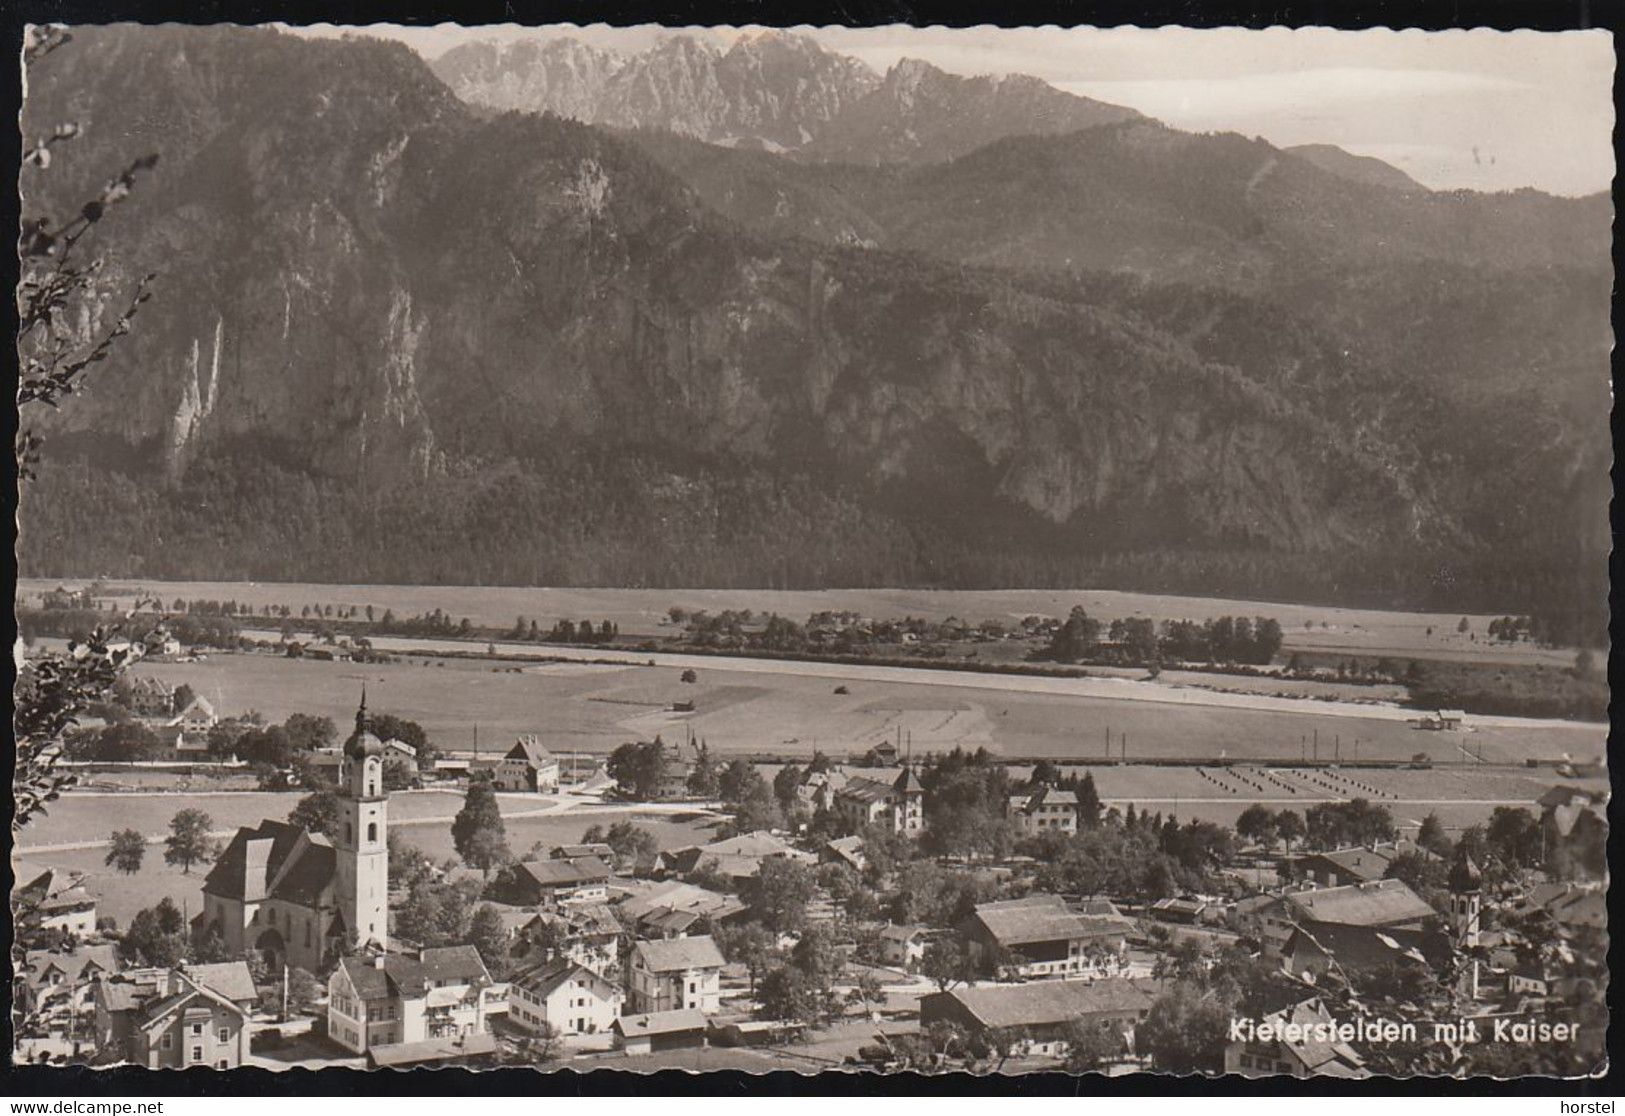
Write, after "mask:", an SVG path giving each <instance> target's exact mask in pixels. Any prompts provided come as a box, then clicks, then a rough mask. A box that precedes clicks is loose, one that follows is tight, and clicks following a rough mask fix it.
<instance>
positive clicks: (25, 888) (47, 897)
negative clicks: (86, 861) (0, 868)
mask: <svg viewBox="0 0 1625 1116" xmlns="http://www.w3.org/2000/svg"><path fill="white" fill-rule="evenodd" d="M11 870H12V879H13V880H15V881H16V886H15V887H14V888H13V890H12V894H13V895H14V896H15V899H16V911H17V917H18V919H19V920H20V922H21V923H23V924H27V925H28V926H30V927H31V928H33V929H37V930H41V931H55V932H57V933H58V934H72V935H73V936H74V937H77V938H84V937H89V936H90V935H92V934H94V933H95V932H96V897H95V896H93V895H91V894H90V893H89V892H88V891H86V890H85V889H84V888H83V887H81V886H80V880H81V878H82V877H80V876H77V875H70V874H68V873H65V872H61V871H59V870H57V869H55V868H51V867H48V866H47V865H44V864H35V863H34V862H32V861H28V860H13V861H12V862H11Z"/></svg>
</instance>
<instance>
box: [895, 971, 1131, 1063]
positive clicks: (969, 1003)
mask: <svg viewBox="0 0 1625 1116" xmlns="http://www.w3.org/2000/svg"><path fill="white" fill-rule="evenodd" d="M1153 999H1154V997H1153V996H1152V994H1151V993H1150V992H1148V991H1147V990H1145V989H1144V988H1142V987H1140V985H1139V984H1137V983H1135V982H1134V981H1128V980H1098V981H1091V982H1083V981H1040V982H1038V983H1035V984H1021V985H1014V986H994V987H982V988H956V989H954V990H953V991H951V992H932V993H929V994H928V995H925V996H922V997H921V998H920V1026H921V1027H922V1028H929V1027H930V1026H931V1025H932V1024H933V1023H953V1024H956V1025H957V1026H960V1027H963V1028H964V1029H965V1030H966V1031H967V1032H968V1033H969V1034H970V1035H972V1036H973V1037H974V1036H976V1035H980V1034H983V1033H985V1032H987V1031H991V1030H1006V1031H1008V1030H1012V1029H1015V1028H1020V1029H1021V1030H1022V1031H1023V1032H1024V1033H1025V1036H1026V1037H1025V1040H1024V1043H1023V1047H1022V1052H1023V1053H1026V1054H1036V1055H1043V1056H1048V1057H1060V1056H1063V1055H1064V1054H1065V1053H1066V1050H1067V1039H1066V1036H1067V1033H1068V1031H1069V1030H1070V1029H1071V1027H1072V1025H1073V1024H1075V1023H1085V1024H1088V1023H1111V1024H1115V1025H1116V1026H1117V1027H1119V1028H1121V1030H1122V1033H1123V1038H1124V1047H1125V1049H1133V1044H1134V1026H1135V1024H1137V1023H1139V1022H1140V1021H1141V1020H1142V1019H1144V1018H1145V1016H1146V1013H1147V1012H1149V1011H1150V1010H1151V1004H1152V1001H1153Z"/></svg>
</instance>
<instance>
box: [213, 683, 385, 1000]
mask: <svg viewBox="0 0 1625 1116" xmlns="http://www.w3.org/2000/svg"><path fill="white" fill-rule="evenodd" d="M384 752H385V746H384V743H383V741H381V740H379V739H378V737H377V736H376V735H375V734H374V733H373V731H372V719H371V717H370V716H369V715H368V713H367V698H366V694H365V692H363V693H362V697H361V706H360V708H359V709H358V710H357V711H356V717H355V731H354V732H353V733H351V734H350V738H349V739H348V740H346V741H345V743H344V748H343V754H342V758H341V760H340V763H339V780H338V787H337V788H336V791H335V793H336V795H337V798H338V803H339V810H338V823H337V826H336V832H334V833H331V834H320V833H312V832H310V831H309V830H306V829H304V828H301V827H300V826H296V825H292V824H290V823H288V822H280V821H269V820H267V821H263V822H261V823H260V824H259V825H258V826H257V827H252V828H251V827H248V826H244V827H243V828H241V829H239V830H238V831H237V832H236V834H235V835H234V836H233V837H232V839H231V841H230V842H229V843H228V844H227V845H226V847H225V850H224V851H223V852H222V853H221V854H220V857H219V859H217V860H216V861H215V863H214V867H213V868H212V869H211V870H210V872H209V875H208V878H207V879H206V880H204V883H203V910H202V911H200V912H199V913H198V915H197V917H196V918H194V919H193V930H194V933H196V934H199V935H203V936H208V935H211V934H218V935H219V937H220V938H221V940H222V941H223V942H224V945H225V949H226V951H227V952H229V953H231V954H232V955H234V956H236V955H241V954H243V953H246V952H248V951H249V950H253V951H254V952H255V953H258V954H259V955H260V956H261V957H262V958H264V960H265V961H266V963H267V964H268V965H270V966H271V967H272V968H273V969H277V968H280V967H281V966H283V965H289V966H292V967H296V968H301V969H308V970H309V971H311V972H313V973H314V972H321V971H323V970H326V969H328V968H330V967H332V965H334V964H335V963H336V962H337V961H338V960H339V959H340V958H341V957H344V956H346V955H348V954H352V953H357V952H366V951H378V952H382V951H383V950H384V949H385V948H386V947H387V946H388V943H389V796H388V794H387V793H386V792H385V790H384Z"/></svg>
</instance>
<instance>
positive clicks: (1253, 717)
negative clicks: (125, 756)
mask: <svg viewBox="0 0 1625 1116" xmlns="http://www.w3.org/2000/svg"><path fill="white" fill-rule="evenodd" d="M532 653H534V649H532ZM621 657H622V658H623V659H624V660H625V661H623V662H619V663H614V664H608V665H597V664H584V663H560V664H533V665H526V666H519V665H517V664H512V663H504V662H501V661H490V660H483V659H433V658H423V659H417V658H412V659H403V660H401V661H398V662H394V663H384V664H377V663H374V664H367V665H361V664H356V663H343V662H321V661H316V660H309V659H287V658H283V657H280V656H276V655H271V654H216V655H211V656H210V657H209V658H207V659H206V660H204V661H201V662H194V663H159V662H149V663H142V664H140V665H139V666H138V667H136V668H135V669H136V670H137V671H138V673H141V674H148V675H151V676H154V677H160V678H163V679H165V680H166V681H168V682H171V683H181V682H185V683H187V684H188V685H190V686H192V688H193V689H194V690H196V691H197V692H198V693H200V694H203V695H204V696H206V697H208V698H209V700H210V701H211V702H213V703H214V705H215V707H216V709H217V710H218V711H219V712H220V714H221V715H222V716H233V715H240V714H242V713H245V712H247V711H249V710H255V711H257V712H259V713H260V714H262V715H263V716H264V717H265V718H266V719H267V720H270V721H281V720H283V719H285V718H286V717H287V716H288V715H289V714H291V713H312V714H323V715H326V716H330V717H332V718H333V719H334V720H335V722H337V723H338V724H339V725H340V726H343V725H346V724H347V723H348V722H349V719H350V717H351V716H352V715H353V713H354V710H355V705H356V700H357V698H358V697H359V695H360V690H361V686H362V684H363V683H365V684H366V685H367V687H368V693H369V696H370V701H371V704H372V705H373V707H374V708H375V709H377V710H379V711H386V712H389V713H393V714H395V715H397V716H402V717H407V718H409V719H411V720H415V721H418V722H419V723H421V724H422V725H423V726H424V728H425V729H427V730H428V732H429V733H430V735H431V737H432V738H433V739H434V740H435V741H436V742H437V743H438V744H439V745H440V747H441V748H442V749H445V750H448V751H452V750H456V751H468V750H471V749H472V748H473V747H474V744H475V736H476V726H477V727H478V737H479V741H480V744H481V747H482V748H496V747H500V746H504V745H506V744H507V743H509V742H511V740H512V739H513V738H514V737H515V736H518V735H520V734H523V733H535V734H537V735H539V736H540V737H541V738H542V741H543V743H545V744H546V745H547V746H548V747H549V748H551V749H553V750H554V751H559V752H577V751H580V752H595V753H607V752H609V751H611V750H613V749H614V748H615V747H616V746H617V745H619V744H622V743H625V742H626V741H629V740H633V739H650V738H652V737H653V736H655V735H656V734H660V735H663V736H665V737H666V738H667V739H668V740H670V739H679V740H681V739H686V738H687V737H688V736H690V735H691V734H692V735H693V736H694V737H696V738H700V739H704V740H705V741H706V742H707V743H708V744H709V745H710V746H711V747H712V748H713V749H714V750H716V751H719V752H734V753H738V752H750V753H772V754H783V755H801V754H805V755H811V754H812V752H813V750H814V749H822V750H823V751H825V752H827V753H829V754H830V755H832V756H846V755H861V754H862V753H864V752H866V751H867V750H868V749H870V748H872V747H874V746H876V745H877V744H879V743H881V742H883V741H886V740H891V741H894V742H898V741H901V743H902V745H903V746H904V747H905V748H907V747H912V748H913V750H914V751H915V752H916V753H924V752H928V751H942V750H946V749H950V748H953V747H956V746H958V747H965V748H977V747H987V748H989V749H991V750H994V751H997V752H999V753H1001V754H1003V755H1005V756H1008V757H1010V758H1012V759H1020V758H1026V757H1033V758H1039V757H1048V758H1052V759H1089V760H1094V759H1105V758H1107V739H1108V734H1109V736H1110V740H1111V745H1110V748H1111V752H1110V758H1113V759H1120V758H1125V751H1124V748H1125V743H1126V748H1127V751H1126V758H1127V759H1130V760H1133V759H1168V758H1183V757H1196V758H1203V757H1212V758H1215V759H1217V758H1228V759H1231V760H1242V759H1257V760H1261V761H1266V762H1267V761H1292V760H1302V759H1313V758H1319V759H1322V760H1327V759H1333V758H1338V759H1349V760H1377V759H1386V760H1405V761H1409V760H1410V759H1411V758H1412V757H1413V756H1416V755H1422V756H1425V757H1426V758H1427V759H1428V760H1429V761H1430V762H1432V763H1434V764H1438V765H1444V764H1451V763H1456V762H1468V761H1477V760H1479V759H1480V757H1482V760H1483V761H1484V762H1487V763H1512V764H1517V763H1522V762H1523V761H1524V760H1526V759H1530V758H1535V759H1542V760H1557V759H1560V758H1562V757H1564V756H1569V757H1571V758H1572V759H1574V760H1576V761H1584V760H1591V759H1599V758H1601V756H1602V754H1603V749H1604V745H1605V741H1606V737H1607V726H1605V725H1601V724H1586V723H1579V722H1568V721H1532V720H1531V721H1520V720H1515V719H1511V718H1495V717H1469V718H1468V719H1467V724H1466V727H1465V728H1464V729H1463V730H1462V731H1455V732H1426V731H1421V730H1419V729H1417V728H1415V727H1414V726H1413V725H1412V724H1411V722H1410V720H1409V719H1408V718H1409V717H1411V716H1414V714H1409V713H1407V712H1405V711H1403V710H1399V709H1395V708H1393V707H1383V706H1363V705H1355V704H1350V703H1345V702H1327V701H1315V700H1307V699H1299V700H1290V699H1283V698H1278V697H1273V696H1266V695H1251V694H1228V693H1214V692H1211V691H1207V690H1199V689H1194V688H1190V687H1178V686H1174V685H1162V684H1155V683H1140V682H1134V681H1130V680H1126V679H1112V678H1082V679H1059V678H1033V677H1026V676H1003V675H974V674H955V673H952V672H943V671H927V670H905V669H899V668H883V667H866V666H854V665H848V664H841V665H836V664H826V663H795V662H774V661H767V660H755V661H742V660H726V661H709V660H690V659H684V658H683V657H680V656H669V655H663V656H655V657H654V658H656V660H657V662H658V663H659V664H660V665H656V666H648V665H639V664H640V663H644V662H646V660H645V659H643V658H642V657H640V656H634V655H625V656H621ZM724 663H726V665H723V664H724ZM690 668H691V669H694V670H695V671H696V674H697V678H698V680H697V682H695V683H692V684H689V683H683V682H681V681H680V678H681V674H682V671H683V670H684V669H690ZM838 688H844V689H845V690H846V691H847V692H846V693H837V692H836V690H837V689H838ZM679 701H692V702H694V704H695V708H694V711H693V712H692V713H684V712H675V711H674V710H673V708H672V707H673V705H674V703H676V702H679Z"/></svg>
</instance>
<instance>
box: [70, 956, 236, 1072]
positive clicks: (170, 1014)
mask: <svg viewBox="0 0 1625 1116" xmlns="http://www.w3.org/2000/svg"><path fill="white" fill-rule="evenodd" d="M236 964H237V965H239V966H241V973H240V974H236V972H235V970H233V975H232V976H230V977H227V976H225V974H224V970H225V969H227V968H229V966H219V967H217V968H218V969H220V970H221V972H219V973H216V974H215V975H216V979H215V980H214V981H208V980H205V979H204V978H203V977H202V976H201V975H194V974H193V973H192V972H190V971H189V970H186V969H174V970H171V971H170V972H169V973H168V976H167V979H166V980H165V981H164V982H163V984H162V986H161V987H162V994H161V995H156V996H153V997H152V998H151V999H148V1000H145V1001H144V1002H141V1003H139V1004H136V1005H134V1006H133V1007H131V1008H130V1016H129V1021H128V1024H127V1025H125V1027H121V1028H118V1029H117V1030H119V1031H123V1032H124V1035H125V1037H124V1041H123V1048H122V1050H118V1048H117V1047H116V1046H110V1047H108V1048H104V1049H107V1050H110V1051H117V1053H118V1054H122V1056H123V1059H124V1060H126V1061H129V1062H133V1063H134V1064H136V1065H138V1066H144V1067H146V1068H147V1069H185V1068H188V1067H191V1066H209V1067H211V1068H213V1069H236V1068H237V1067H239V1066H241V1065H243V1064H244V1062H245V1061H246V1060H247V1058H248V1021H249V1011H250V1007H251V1005H252V1003H253V991H252V990H253V986H254V982H253V980H252V979H249V977H248V967H247V966H246V965H243V963H242V962H237V963H236ZM224 981H229V982H230V985H231V986H235V985H238V984H239V983H240V982H241V981H246V982H247V986H248V992H249V994H248V996H247V997H246V998H244V997H241V996H239V998H238V999H235V1000H233V999H231V998H229V990H228V992H227V993H222V992H220V991H217V990H216V988H215V987H212V985H213V984H216V983H221V982H224ZM235 990H236V991H239V992H240V991H241V989H240V988H236V989H235ZM100 1025H101V1012H100V1011H99V1010H98V1029H99V1028H100ZM114 1033H116V1031H115V1028H114V1026H113V1025H111V1024H110V1025H109V1036H110V1041H112V1039H111V1036H112V1035H113V1034H114Z"/></svg>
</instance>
